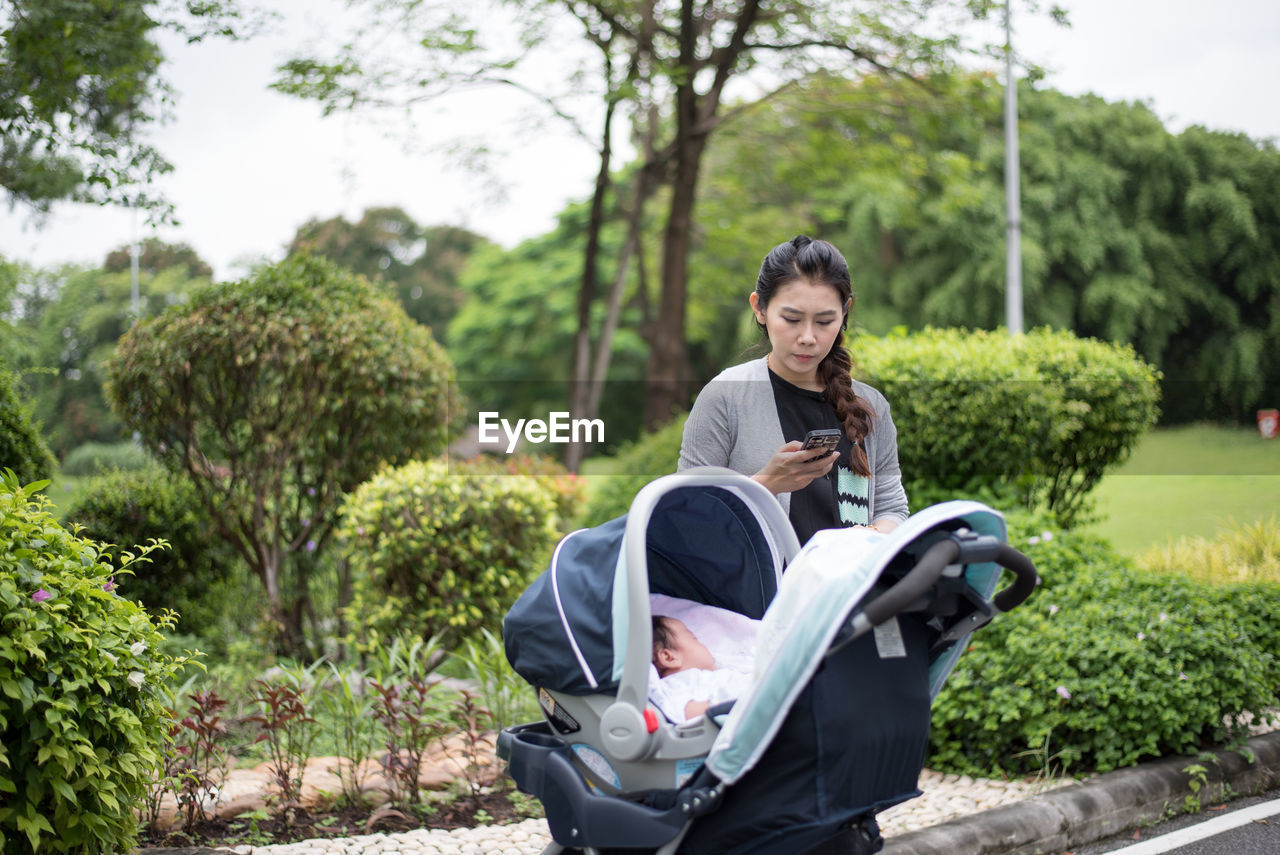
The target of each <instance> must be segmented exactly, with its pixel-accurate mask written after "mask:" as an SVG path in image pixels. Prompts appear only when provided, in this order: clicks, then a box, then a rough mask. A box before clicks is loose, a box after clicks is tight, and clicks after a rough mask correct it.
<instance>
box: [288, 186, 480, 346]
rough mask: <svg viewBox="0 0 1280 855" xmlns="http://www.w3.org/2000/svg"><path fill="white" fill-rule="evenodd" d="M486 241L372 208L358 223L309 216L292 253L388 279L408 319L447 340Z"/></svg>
mask: <svg viewBox="0 0 1280 855" xmlns="http://www.w3.org/2000/svg"><path fill="white" fill-rule="evenodd" d="M486 244H488V241H486V240H485V239H484V238H482V237H481V236H480V235H478V234H476V233H474V232H471V231H468V230H467V229H462V228H457V227H456V226H429V227H424V226H421V225H419V224H418V223H417V222H415V221H414V219H413V218H412V217H411V216H409V215H408V214H407V213H405V212H404V210H402V209H401V208H369V209H367V210H365V212H364V214H363V215H361V217H360V220H359V222H356V223H349V222H347V221H346V219H345V218H343V217H334V218H332V219H328V220H323V221H320V220H308V221H307V222H306V223H303V225H302V226H301V227H300V228H299V229H298V233H297V234H296V235H295V236H294V238H293V240H292V241H291V242H290V243H289V252H310V253H311V254H313V255H321V256H324V257H325V258H328V259H329V260H330V261H333V262H334V263H336V264H338V265H339V266H341V267H345V268H347V269H348V270H350V271H352V272H353V273H359V274H361V275H363V276H365V277H367V278H368V279H369V280H371V281H376V280H382V281H384V282H387V283H389V284H390V285H392V286H393V287H394V289H395V294H396V297H397V298H398V299H399V300H400V305H402V306H404V310H405V312H407V313H408V315H409V317H411V318H413V319H414V320H415V321H417V322H418V323H420V324H423V325H425V326H428V327H430V328H431V331H432V333H433V334H434V335H435V337H436V339H437V340H439V341H440V342H441V343H444V342H445V331H446V329H447V328H448V325H449V321H450V319H452V318H453V316H454V315H455V314H457V312H458V308H459V307H460V306H461V305H462V301H463V299H464V297H465V296H466V295H465V292H464V291H463V290H462V289H461V288H460V287H459V284H458V279H459V277H460V276H461V274H462V271H463V269H464V268H465V267H466V265H467V261H468V259H469V258H470V257H471V254H472V253H473V252H475V251H476V250H477V249H479V248H480V247H482V246H485V245H486Z"/></svg>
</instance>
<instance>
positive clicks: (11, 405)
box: [0, 365, 57, 483]
mask: <svg viewBox="0 0 1280 855" xmlns="http://www.w3.org/2000/svg"><path fill="white" fill-rule="evenodd" d="M17 386H18V380H17V378H16V377H15V376H14V375H13V374H11V373H10V372H9V371H8V370H7V369H6V368H5V367H4V366H3V365H0V466H3V467H4V468H6V469H11V470H13V471H14V472H15V473H16V474H17V476H18V479H19V480H20V481H22V482H23V483H26V482H29V481H34V480H36V479H40V478H48V477H49V476H50V475H52V474H53V470H54V468H55V467H56V466H57V461H55V460H54V459H53V454H52V453H50V451H49V446H48V445H46V444H45V441H44V437H42V436H41V435H40V432H39V431H38V430H36V426H35V425H34V424H32V422H31V415H30V413H29V412H28V411H27V409H26V408H25V407H24V406H23V405H22V402H21V401H20V400H19V399H18V388H17Z"/></svg>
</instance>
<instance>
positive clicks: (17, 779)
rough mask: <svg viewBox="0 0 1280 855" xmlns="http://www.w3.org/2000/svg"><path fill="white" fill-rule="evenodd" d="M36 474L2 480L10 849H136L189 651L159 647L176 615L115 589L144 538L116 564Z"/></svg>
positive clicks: (1, 686)
mask: <svg viewBox="0 0 1280 855" xmlns="http://www.w3.org/2000/svg"><path fill="white" fill-rule="evenodd" d="M39 486H40V485H39V484H32V485H31V486H29V487H26V488H22V487H20V486H19V484H18V481H17V480H16V479H15V478H14V477H13V476H12V475H9V474H6V475H5V476H3V480H2V481H0V614H2V615H3V619H2V620H0V623H3V627H4V632H3V636H2V637H0V794H3V795H2V796H0V849H3V851H4V852H6V853H35V852H41V853H49V852H54V853H57V852H68V853H71V852H76V853H80V852H111V851H116V852H128V851H131V850H132V849H133V847H134V843H135V842H136V838H137V830H138V820H137V816H136V814H135V809H136V808H139V807H141V803H142V800H143V797H144V794H145V792H146V786H147V783H148V782H149V781H150V779H151V778H152V776H153V774H154V771H155V768H156V764H157V762H158V759H159V756H158V749H159V747H160V746H161V745H163V744H164V741H165V739H166V738H167V736H168V733H169V726H170V720H169V716H168V714H167V712H166V706H165V700H166V695H165V691H164V685H165V684H166V683H167V682H168V681H169V680H170V679H171V678H172V677H173V675H174V674H175V673H176V671H177V669H178V668H179V667H180V666H181V665H182V664H184V662H185V660H182V659H180V660H175V659H173V658H172V657H169V656H166V655H164V654H162V653H161V652H160V649H161V645H162V644H163V642H164V636H162V635H161V633H160V630H161V629H168V628H169V627H170V626H171V621H170V619H169V618H168V617H166V616H161V617H160V618H159V619H158V620H157V621H155V622H153V621H152V619H151V618H150V617H149V616H148V615H147V613H146V611H145V610H143V609H142V607H140V606H138V605H137V604H135V603H131V602H129V601H128V600H126V599H125V598H123V597H121V596H119V595H118V594H116V593H115V592H114V591H113V590H111V589H112V587H113V582H112V577H113V576H119V575H121V574H123V573H127V572H129V570H130V568H131V567H132V566H136V565H137V563H138V561H140V560H143V558H142V556H143V555H145V554H146V552H147V550H145V549H144V550H142V552H141V553H140V554H139V555H138V556H137V557H135V556H133V555H126V556H124V557H123V558H122V560H121V561H120V563H119V564H112V563H111V562H110V561H108V560H107V559H106V557H105V556H104V555H103V553H102V552H101V551H100V550H99V548H98V545H97V544H95V543H92V542H91V541H88V540H85V539H83V538H80V537H76V536H74V535H72V534H71V533H69V532H68V531H66V530H65V529H63V528H62V527H61V526H59V525H58V523H57V522H56V521H55V520H54V518H53V517H52V516H51V515H50V514H49V512H48V510H47V502H45V501H43V500H41V499H38V498H35V497H34V496H35V490H36V488H38V487H39Z"/></svg>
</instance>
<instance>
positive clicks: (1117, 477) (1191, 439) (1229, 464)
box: [1092, 425, 1280, 554]
mask: <svg viewBox="0 0 1280 855" xmlns="http://www.w3.org/2000/svg"><path fill="white" fill-rule="evenodd" d="M1094 495H1095V496H1096V498H1097V512H1098V517H1099V521H1098V522H1097V523H1095V524H1094V525H1093V526H1092V530H1094V531H1096V532H1098V533H1099V534H1101V535H1102V536H1104V537H1106V538H1107V539H1108V540H1110V541H1111V542H1112V543H1113V544H1114V545H1115V546H1116V548H1117V549H1119V550H1120V551H1121V552H1125V553H1129V554H1135V553H1138V552H1141V551H1142V550H1143V549H1145V548H1146V547H1148V546H1151V545H1154V544H1165V543H1167V542H1168V541H1170V540H1177V539H1178V538H1179V537H1183V536H1199V537H1209V538H1211V537H1213V536H1214V535H1215V533H1216V532H1217V531H1218V529H1219V528H1221V527H1222V526H1223V525H1224V524H1228V523H1230V522H1232V521H1235V522H1255V521H1257V520H1259V519H1264V518H1267V517H1277V516H1280V440H1264V439H1262V438H1260V437H1259V436H1258V433H1257V431H1256V430H1248V429H1244V428H1233V427H1217V426H1211V425H1193V426H1187V427H1176V428H1162V429H1160V430H1156V431H1153V432H1152V433H1150V434H1148V435H1147V436H1146V437H1145V438H1144V439H1143V440H1142V442H1141V443H1140V444H1139V446H1138V447H1137V449H1135V451H1134V453H1133V456H1132V457H1130V459H1129V460H1128V461H1126V462H1125V464H1124V465H1123V466H1121V467H1120V468H1119V469H1118V470H1116V472H1114V473H1113V474H1111V475H1108V476H1106V477H1105V478H1103V480H1102V483H1101V484H1099V485H1098V487H1097V489H1096V490H1095V491H1094Z"/></svg>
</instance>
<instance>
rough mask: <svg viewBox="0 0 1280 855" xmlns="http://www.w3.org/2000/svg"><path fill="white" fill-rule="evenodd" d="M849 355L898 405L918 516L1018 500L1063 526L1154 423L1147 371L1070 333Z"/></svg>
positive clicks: (931, 342) (976, 336)
mask: <svg viewBox="0 0 1280 855" xmlns="http://www.w3.org/2000/svg"><path fill="white" fill-rule="evenodd" d="M853 350H854V357H855V361H856V362H857V363H858V365H859V368H858V369H856V371H857V373H858V374H859V376H860V377H861V378H863V379H865V380H866V381H867V382H869V383H870V384H871V385H873V386H875V387H876V388H878V389H880V391H882V392H883V393H884V394H885V396H886V397H887V398H888V399H889V401H890V403H891V405H892V407H893V420H894V424H895V425H896V426H897V429H898V455H899V458H900V460H901V462H902V470H903V472H904V474H905V478H906V479H907V495H908V496H909V497H910V499H911V501H912V504H913V506H915V507H917V508H918V507H923V506H924V504H928V503H930V502H932V501H937V500H939V499H941V498H945V497H948V496H950V497H966V498H970V497H975V496H977V497H981V498H1001V497H1008V496H1010V495H1013V496H1017V497H1018V498H1019V499H1020V500H1021V501H1022V502H1023V503H1025V504H1026V505H1027V506H1033V505H1036V504H1043V505H1044V506H1046V507H1048V508H1049V509H1050V510H1052V511H1053V512H1054V513H1055V514H1056V515H1057V516H1058V518H1059V519H1060V520H1061V521H1062V522H1064V523H1070V522H1071V521H1072V520H1073V519H1074V518H1075V517H1076V516H1077V515H1078V514H1079V513H1080V511H1081V510H1082V508H1084V506H1085V505H1084V502H1085V497H1086V496H1087V494H1088V492H1089V491H1090V490H1091V489H1093V487H1094V486H1095V485H1096V484H1097V482H1098V480H1099V479H1100V478H1101V477H1102V475H1103V473H1104V472H1105V471H1106V470H1107V469H1108V468H1110V467H1112V466H1114V465H1116V464H1118V463H1120V462H1122V461H1123V460H1124V459H1125V457H1127V455H1128V454H1129V452H1130V450H1131V449H1132V448H1133V446H1134V444H1135V443H1136V442H1137V441H1138V439H1139V438H1140V437H1141V436H1142V434H1143V433H1144V432H1145V431H1147V430H1148V429H1149V428H1150V427H1151V425H1152V424H1153V423H1154V421H1155V418H1156V400H1157V396H1158V387H1157V385H1156V381H1157V375H1156V372H1154V371H1153V370H1152V369H1151V367H1150V366H1148V365H1147V364H1145V363H1144V362H1142V361H1141V360H1139V359H1137V358H1136V357H1135V356H1134V354H1133V351H1132V350H1131V349H1130V348H1127V347H1123V346H1118V345H1110V344H1105V343H1102V342H1097V341H1092V340H1083V339H1077V338H1075V337H1074V336H1072V335H1071V334H1069V333H1062V332H1051V331H1048V330H1036V331H1033V332H1031V333H1028V334H1026V335H1024V336H1018V337H1011V336H1008V335H1005V334H1003V333H1000V332H997V333H987V332H983V331H976V332H971V333H970V332H964V331H961V330H932V329H930V330H925V331H923V332H921V333H917V334H914V335H891V336H888V337H885V338H879V339H877V338H870V337H866V336H864V337H860V338H859V339H857V340H856V341H855V343H854V345H853ZM922 503H923V504H922ZM999 503H1000V504H1005V503H1006V502H999Z"/></svg>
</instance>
